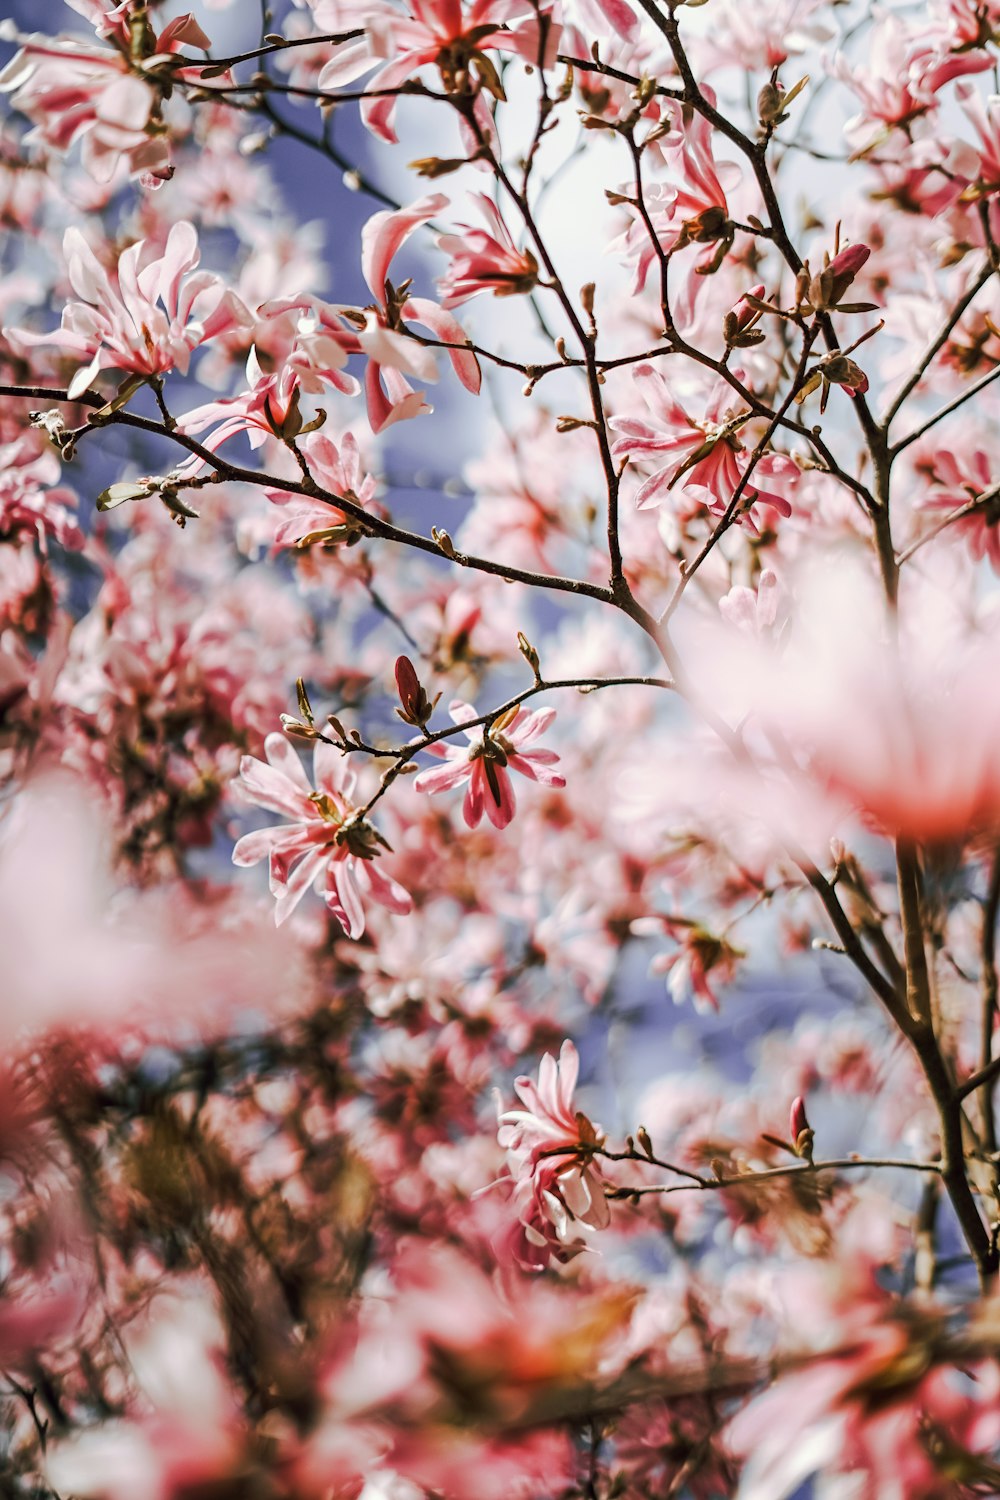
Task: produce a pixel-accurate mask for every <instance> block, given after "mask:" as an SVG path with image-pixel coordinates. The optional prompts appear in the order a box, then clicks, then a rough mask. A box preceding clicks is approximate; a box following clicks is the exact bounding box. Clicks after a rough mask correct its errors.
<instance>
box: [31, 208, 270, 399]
mask: <svg viewBox="0 0 1000 1500" xmlns="http://www.w3.org/2000/svg"><path fill="white" fill-rule="evenodd" d="M63 254H64V256H65V259H66V271H67V274H68V276H69V283H70V286H71V287H72V288H73V290H74V292H76V294H77V297H78V298H79V299H80V300H79V301H73V302H68V303H67V304H66V306H65V308H64V309H63V315H62V322H61V324H60V326H59V327H58V328H57V329H56V330H55V331H54V332H52V333H32V332H30V331H29V330H27V329H23V328H11V329H5V330H4V333H5V335H6V337H7V338H9V339H10V340H11V342H12V343H13V344H14V346H15V347H17V348H32V347H37V346H45V345H52V346H54V347H55V348H56V349H57V350H58V351H59V353H61V354H66V355H69V356H73V357H75V358H77V359H79V360H80V361H86V363H81V367H80V368H79V369H78V370H77V372H76V374H75V375H74V376H73V378H72V380H71V381H70V383H69V389H68V392H67V394H68V395H69V397H70V398H71V399H73V398H75V397H77V396H82V395H83V393H84V391H85V390H87V388H88V387H89V385H90V382H91V381H92V380H93V379H94V377H95V376H96V375H97V374H99V372H100V371H101V370H119V371H121V372H122V373H124V374H126V375H131V376H134V377H135V378H136V383H137V384H141V383H142V381H143V380H148V379H150V378H153V377H157V376H161V375H165V374H166V373H167V372H168V371H170V370H173V369H177V370H179V371H180V372H181V374H182V375H183V374H186V373H187V370H188V366H189V364H190V361H191V355H192V353H193V352H194V350H195V349H197V348H199V347H200V346H201V345H202V344H205V343H207V342H208V341H209V340H210V339H213V338H217V337H218V336H219V335H220V334H225V333H229V332H231V331H232V330H233V329H234V328H236V327H239V326H240V325H242V324H245V323H247V322H249V314H248V313H247V310H246V308H244V307H243V304H242V303H241V302H240V301H239V299H238V298H237V297H236V295H235V293H234V292H232V291H230V290H229V288H228V287H226V285H225V283H224V282H223V281H221V280H220V278H219V277H218V276H215V275H214V274H213V273H212V272H211V271H195V267H196V266H197V264H198V261H199V259H200V253H199V250H198V235H197V231H196V230H195V228H194V225H193V224H189V223H186V222H182V223H179V224H175V225H174V226H173V228H172V229H171V231H170V233H169V235H168V236H167V242H166V245H165V246H164V249H163V251H162V253H161V254H160V255H157V254H156V251H155V248H154V247H153V246H152V245H151V244H150V243H149V242H148V241H147V240H138V241H137V242H136V243H135V244H134V245H130V246H129V248H128V249H127V250H124V251H123V252H122V254H121V255H120V256H119V258H118V267H117V271H116V272H115V273H114V274H113V275H109V273H108V272H107V271H106V270H105V268H104V267H103V266H102V265H101V263H100V261H99V260H98V259H97V256H96V255H95V254H94V252H93V250H92V249H91V248H90V246H89V245H88V243H87V241H86V240H85V239H84V237H83V235H82V234H81V232H80V230H79V229H75V228H71V229H67V231H66V234H65V237H64V239H63Z"/></svg>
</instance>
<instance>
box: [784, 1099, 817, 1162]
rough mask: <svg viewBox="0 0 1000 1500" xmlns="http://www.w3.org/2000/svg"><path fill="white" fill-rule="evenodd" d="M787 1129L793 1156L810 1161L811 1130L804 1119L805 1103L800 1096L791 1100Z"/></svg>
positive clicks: (811, 1146)
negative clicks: (790, 1138)
mask: <svg viewBox="0 0 1000 1500" xmlns="http://www.w3.org/2000/svg"><path fill="white" fill-rule="evenodd" d="M788 1129H789V1133H790V1135H791V1137H792V1149H793V1150H794V1152H795V1155H796V1156H801V1157H803V1158H804V1159H805V1160H806V1161H812V1148H813V1130H812V1126H811V1125H810V1124H809V1121H808V1120H807V1119H806V1101H805V1100H804V1099H803V1098H801V1096H800V1097H798V1098H795V1099H793V1100H792V1108H791V1111H790V1113H789V1116H788Z"/></svg>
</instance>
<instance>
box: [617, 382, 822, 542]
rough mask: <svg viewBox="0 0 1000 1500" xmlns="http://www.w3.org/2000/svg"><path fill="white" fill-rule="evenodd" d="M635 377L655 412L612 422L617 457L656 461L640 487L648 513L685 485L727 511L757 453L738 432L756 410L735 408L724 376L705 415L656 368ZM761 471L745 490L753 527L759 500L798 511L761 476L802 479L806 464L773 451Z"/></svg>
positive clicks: (746, 516)
mask: <svg viewBox="0 0 1000 1500" xmlns="http://www.w3.org/2000/svg"><path fill="white" fill-rule="evenodd" d="M634 378H635V384H636V387H637V389H638V390H639V391H640V392H641V394H642V398H643V400H644V401H645V403H646V405H647V407H648V408H649V412H650V417H649V418H647V419H646V420H645V421H642V420H640V419H638V418H636V417H613V418H612V419H611V422H610V423H609V426H610V427H611V428H612V429H613V430H614V431H615V432H617V433H620V434H621V436H620V437H619V438H618V439H617V441H616V442H615V443H614V445H613V446H612V450H611V451H612V454H613V456H614V457H615V458H630V459H640V460H645V461H646V462H648V463H650V464H654V465H656V468H655V469H654V472H653V473H652V474H651V475H650V476H649V478H648V479H646V480H644V481H643V483H642V484H641V485H640V487H639V490H638V493H637V494H636V497H635V502H636V505H637V506H638V508H639V509H640V510H645V509H647V508H648V507H650V506H653V505H662V504H663V503H664V501H665V500H666V499H667V496H668V495H669V493H670V491H671V490H672V489H674V487H675V486H677V485H679V486H680V488H681V489H682V490H684V491H691V492H692V493H694V494H695V495H697V497H698V498H699V499H701V500H702V501H703V503H704V504H705V505H706V506H707V508H708V510H709V512H710V513H711V514H712V515H714V516H722V515H724V514H725V512H726V509H727V507H728V506H729V504H730V502H731V501H732V498H733V495H734V493H735V491H736V487H737V485H739V484H740V482H741V480H742V478H743V474H744V472H745V471H746V469H747V467H748V464H749V455H748V454H747V452H746V449H745V448H744V446H743V444H742V443H741V442H740V439H739V436H738V433H739V430H740V428H741V427H742V426H743V425H744V424H745V422H746V421H747V420H748V418H749V416H750V413H749V412H747V411H746V410H745V409H743V410H740V408H739V407H738V406H735V405H734V402H733V391H732V388H731V387H730V386H729V385H728V384H727V383H726V382H725V381H724V380H723V379H722V378H721V377H720V378H719V379H718V380H717V381H716V383H715V385H714V386H713V388H712V392H711V395H710V397H709V400H708V403H707V405H706V408H705V415H704V416H703V417H702V418H700V419H695V418H693V417H691V416H689V415H688V413H687V411H685V409H684V407H683V406H682V405H681V403H680V401H678V399H677V397H676V396H674V394H673V393H672V391H671V390H670V387H669V386H668V384H667V382H666V380H665V379H664V377H663V376H662V375H661V374H660V372H659V370H657V369H655V368H654V366H653V365H650V364H641V365H638V366H637V367H636V371H635V377H634ZM753 475H754V478H753V479H752V480H751V481H750V482H749V483H747V484H746V485H745V486H744V488H743V491H742V496H741V500H742V503H741V506H740V509H739V512H738V514H737V517H736V519H737V521H743V520H745V521H746V522H747V524H748V525H749V527H750V529H751V530H753V529H754V525H755V523H754V515H753V507H754V506H755V505H757V504H760V505H769V506H771V507H772V509H774V510H776V511H777V512H778V514H779V515H782V516H790V515H791V513H792V507H791V505H790V504H789V503H788V501H787V500H786V499H785V497H784V495H782V494H780V493H779V492H778V491H776V490H771V489H764V488H763V487H761V486H760V485H758V484H757V483H756V482H755V481H756V479H757V478H758V477H759V478H760V479H770V480H773V481H777V482H779V483H786V484H787V483H790V482H794V481H795V480H796V479H797V477H798V469H797V468H796V465H795V464H794V463H793V461H792V460H791V459H790V458H787V457H785V456H784V455H783V454H780V453H765V454H764V455H763V457H761V458H760V459H759V460H758V461H757V463H756V464H755V465H754V468H753Z"/></svg>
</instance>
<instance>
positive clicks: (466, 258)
mask: <svg viewBox="0 0 1000 1500" xmlns="http://www.w3.org/2000/svg"><path fill="white" fill-rule="evenodd" d="M472 197H473V201H474V203H475V204H476V205H477V207H478V208H479V211H480V213H481V214H482V215H483V218H484V219H485V220H486V222H487V224H488V225H489V226H490V227H489V228H488V229H476V228H473V227H472V225H469V224H459V226H458V229H459V231H460V232H459V233H458V234H441V235H438V249H439V250H443V251H444V252H445V254H446V255H450V256H451V265H450V266H449V267H448V273H447V275H446V276H444V277H443V278H442V280H441V281H440V282H439V283H438V285H439V286H440V288H441V290H442V292H443V293H444V298H443V301H442V304H441V305H442V306H443V307H457V306H458V305H459V303H460V302H467V301H468V300H469V298H470V297H476V296H478V295H479V293H480V292H492V293H493V295H494V296H496V297H510V296H513V295H515V294H516V293H518V292H530V291H531V289H532V287H534V285H535V283H536V282H537V280H538V262H537V260H536V259H535V257H534V256H533V255H532V254H531V251H530V250H518V248H517V246H516V245H515V244H514V241H513V239H512V238H511V234H510V230H509V229H508V228H507V226H506V224H505V223H504V221H503V219H502V218H501V216H500V210H499V209H498V208H497V206H496V204H495V203H494V202H493V200H492V199H491V198H487V196H486V194H485V193H475V194H473V195H472Z"/></svg>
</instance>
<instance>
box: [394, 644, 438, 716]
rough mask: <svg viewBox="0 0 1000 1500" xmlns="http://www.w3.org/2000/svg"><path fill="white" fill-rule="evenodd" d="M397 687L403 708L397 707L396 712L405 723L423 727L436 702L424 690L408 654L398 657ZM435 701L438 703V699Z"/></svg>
mask: <svg viewBox="0 0 1000 1500" xmlns="http://www.w3.org/2000/svg"><path fill="white" fill-rule="evenodd" d="M396 688H397V691H398V693H399V701H400V703H401V704H402V705H403V706H402V708H397V709H396V713H397V714H398V715H399V717H400V718H401V719H402V720H403V723H404V724H412V725H414V727H415V728H417V729H423V727H424V725H425V724H426V723H427V720H428V719H429V718H430V716H431V714H432V713H433V712H434V704H433V703H432V702H431V700H430V699H429V698H428V696H427V694H426V692H425V691H424V688H423V686H422V684H421V681H420V678H419V677H418V676H417V673H416V669H415V668H414V665H413V663H412V661H411V660H410V658H409V657H408V656H400V657H397V659H396ZM434 702H435V703H436V702H437V699H435V700H434Z"/></svg>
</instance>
